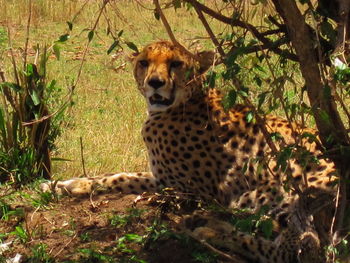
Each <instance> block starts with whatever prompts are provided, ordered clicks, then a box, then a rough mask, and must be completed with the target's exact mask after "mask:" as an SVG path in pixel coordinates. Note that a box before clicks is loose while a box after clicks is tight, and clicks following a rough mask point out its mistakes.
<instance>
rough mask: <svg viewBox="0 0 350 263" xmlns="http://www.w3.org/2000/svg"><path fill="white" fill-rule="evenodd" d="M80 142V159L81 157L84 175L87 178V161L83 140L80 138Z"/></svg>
mask: <svg viewBox="0 0 350 263" xmlns="http://www.w3.org/2000/svg"><path fill="white" fill-rule="evenodd" d="M79 141H80V157H81V164H82V166H83V173H84V176H85V177H86V176H87V175H86V170H85V159H84V145H83V138H82V137H81V136H80V138H79Z"/></svg>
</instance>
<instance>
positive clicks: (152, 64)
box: [131, 41, 214, 112]
mask: <svg viewBox="0 0 350 263" xmlns="http://www.w3.org/2000/svg"><path fill="white" fill-rule="evenodd" d="M197 57H198V58H199V59H198V60H199V61H197V60H194V59H193V58H191V57H190V56H189V55H187V54H185V53H184V52H183V51H181V50H180V49H179V48H178V47H177V46H175V45H174V44H172V43H171V42H168V41H158V42H155V43H152V44H150V45H148V46H146V47H145V48H144V49H143V50H142V51H141V52H139V53H136V54H134V55H133V57H132V58H131V60H132V63H133V66H134V77H135V79H136V82H137V85H138V89H139V90H140V92H141V94H142V95H143V96H144V97H145V99H146V102H147V106H148V110H149V111H150V112H155V111H165V110H167V109H169V108H173V107H177V106H179V105H180V104H183V103H186V101H187V100H189V99H190V98H191V96H192V94H193V93H194V91H195V89H196V88H199V87H200V83H198V81H199V79H201V78H199V76H200V75H201V74H202V73H203V72H204V71H206V70H207V69H208V68H209V66H210V65H211V64H212V61H213V57H214V56H213V53H212V52H201V53H198V54H197Z"/></svg>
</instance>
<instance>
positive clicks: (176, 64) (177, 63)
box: [170, 60, 184, 68]
mask: <svg viewBox="0 0 350 263" xmlns="http://www.w3.org/2000/svg"><path fill="white" fill-rule="evenodd" d="M183 64H184V63H183V61H177V60H176V61H172V62H171V63H170V68H178V67H181V66H182V65H183Z"/></svg>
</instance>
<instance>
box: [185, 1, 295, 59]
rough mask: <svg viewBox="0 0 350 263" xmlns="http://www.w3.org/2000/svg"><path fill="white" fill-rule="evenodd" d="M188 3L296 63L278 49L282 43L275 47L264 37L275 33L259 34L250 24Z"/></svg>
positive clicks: (292, 55) (194, 3)
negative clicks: (249, 33) (251, 36)
mask: <svg viewBox="0 0 350 263" xmlns="http://www.w3.org/2000/svg"><path fill="white" fill-rule="evenodd" d="M185 1H186V2H188V3H191V4H192V5H193V6H194V5H195V6H196V8H197V9H199V10H201V11H202V12H204V13H206V14H207V15H209V16H211V17H213V18H215V19H217V20H219V21H221V22H223V23H225V24H228V25H231V26H237V27H240V28H243V29H247V30H248V31H250V32H251V33H252V34H253V36H254V37H256V38H257V39H258V40H259V41H261V42H262V43H263V44H264V46H266V47H268V49H270V50H271V51H273V52H275V53H276V54H279V55H283V56H285V57H286V58H288V59H290V60H293V61H298V57H297V56H296V55H295V54H293V53H290V52H289V51H287V50H282V49H280V48H279V46H281V45H283V44H282V43H281V44H280V45H276V42H272V41H271V40H270V39H268V38H266V35H269V34H272V33H274V32H275V31H266V32H263V33H260V32H259V30H258V29H257V28H256V27H255V26H253V25H252V24H249V23H247V22H243V21H241V20H239V19H232V18H230V17H227V16H224V15H222V14H220V13H218V12H216V11H214V10H212V9H210V8H209V7H207V6H205V5H203V4H201V3H199V2H198V1H196V0H185ZM280 32H281V33H285V32H284V31H283V30H281V31H280Z"/></svg>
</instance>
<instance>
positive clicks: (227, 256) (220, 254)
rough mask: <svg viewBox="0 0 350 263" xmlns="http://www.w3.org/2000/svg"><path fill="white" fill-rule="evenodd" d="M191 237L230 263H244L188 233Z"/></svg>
mask: <svg viewBox="0 0 350 263" xmlns="http://www.w3.org/2000/svg"><path fill="white" fill-rule="evenodd" d="M187 234H188V235H189V236H190V237H192V238H193V239H195V240H197V241H198V242H200V243H201V244H202V245H203V246H205V247H206V248H208V249H209V250H211V251H212V252H214V253H216V254H218V255H219V256H220V257H221V258H223V259H225V260H228V262H232V263H239V262H243V261H242V260H241V259H239V258H237V257H236V256H235V257H233V256H231V255H229V254H227V253H225V252H222V251H221V250H218V249H216V248H215V247H213V246H212V245H210V244H209V243H208V242H207V241H205V240H203V239H199V238H197V237H196V236H195V235H193V234H191V233H187Z"/></svg>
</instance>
